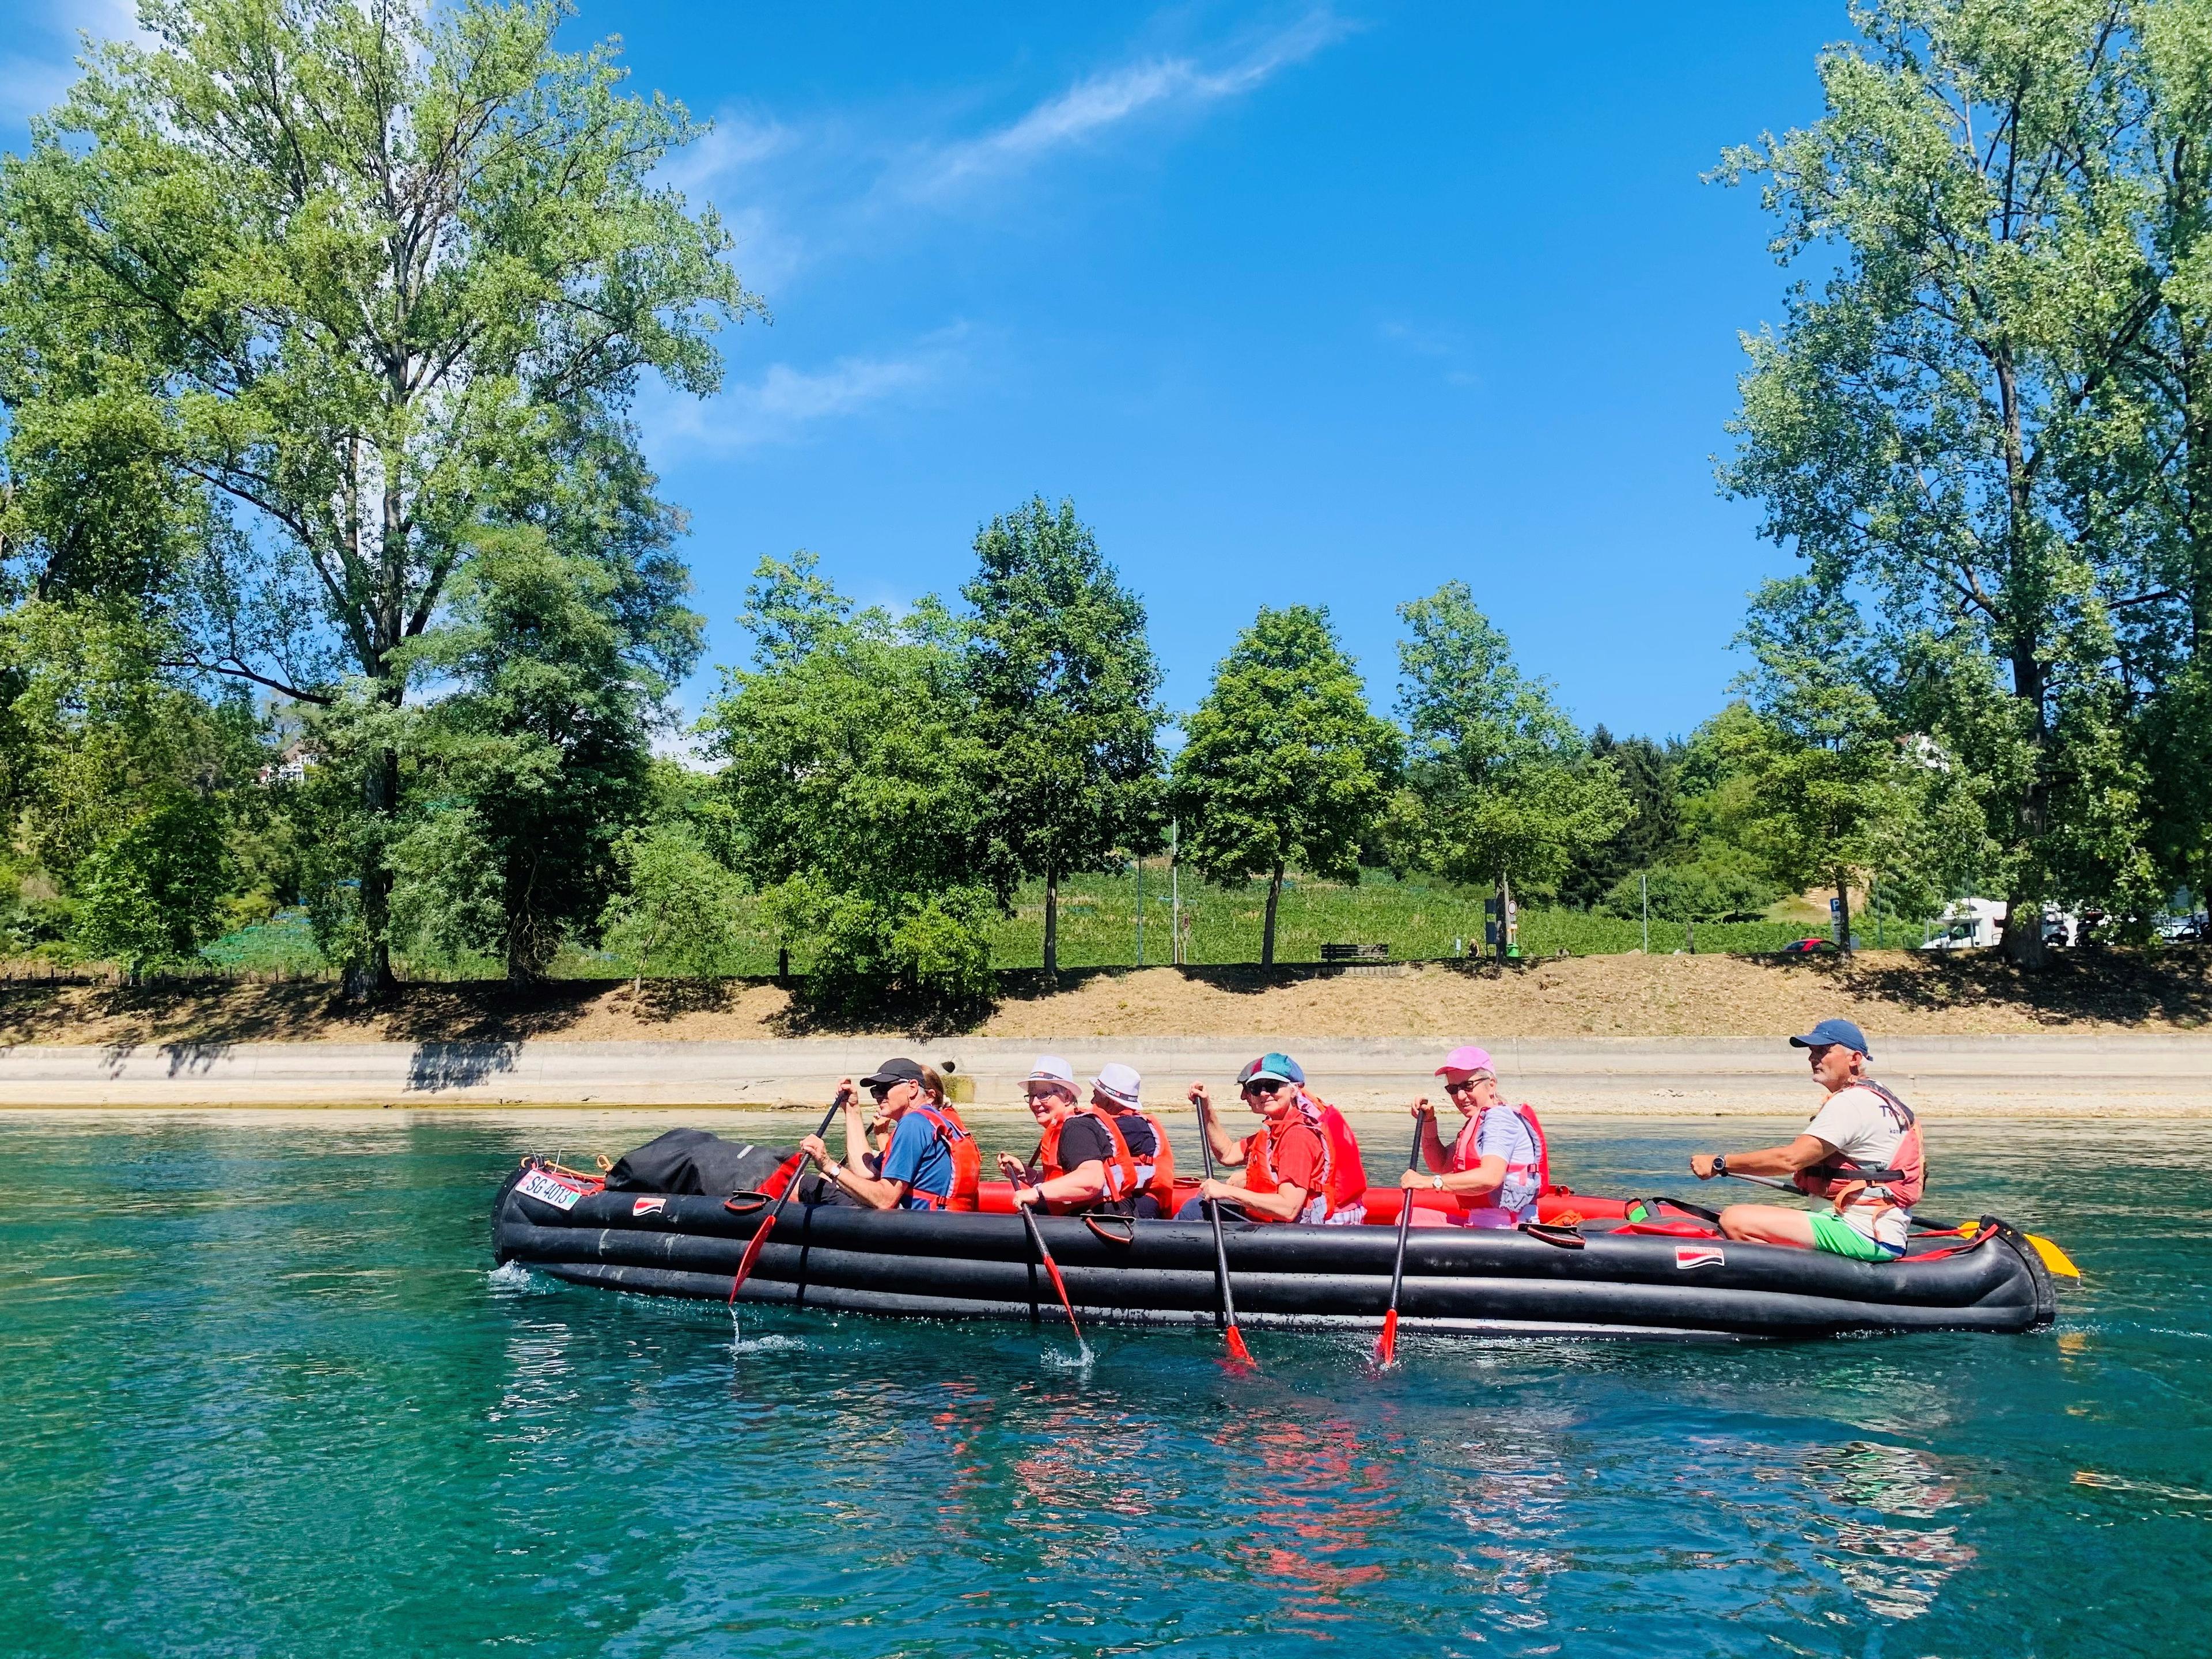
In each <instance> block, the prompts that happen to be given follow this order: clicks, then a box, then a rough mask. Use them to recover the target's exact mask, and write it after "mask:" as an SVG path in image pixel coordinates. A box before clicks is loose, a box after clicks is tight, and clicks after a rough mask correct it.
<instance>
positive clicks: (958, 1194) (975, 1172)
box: [908, 1106, 983, 1210]
mask: <svg viewBox="0 0 2212 1659" xmlns="http://www.w3.org/2000/svg"><path fill="white" fill-rule="evenodd" d="M909 1110H912V1111H916V1112H920V1113H921V1115H923V1116H924V1117H926V1118H927V1119H928V1120H929V1123H930V1127H932V1128H933V1129H935V1130H936V1131H937V1138H938V1139H939V1140H941V1141H942V1142H944V1143H945V1151H946V1152H949V1153H950V1154H951V1158H952V1189H951V1191H950V1192H943V1193H933V1192H931V1191H929V1190H928V1189H927V1188H921V1187H910V1188H908V1191H910V1192H911V1193H913V1194H914V1195H915V1197H916V1198H919V1199H924V1200H927V1207H928V1208H930V1209H933V1210H973V1209H975V1208H976V1207H977V1205H978V1200H979V1198H980V1195H981V1191H982V1186H983V1154H982V1152H981V1150H979V1149H978V1148H977V1146H976V1145H975V1136H973V1135H971V1134H969V1133H968V1130H967V1128H966V1127H965V1126H964V1125H963V1124H962V1122H961V1121H960V1115H959V1113H957V1112H956V1111H954V1110H953V1109H951V1107H950V1106H946V1107H943V1108H939V1107H935V1106H915V1107H911V1108H909Z"/></svg>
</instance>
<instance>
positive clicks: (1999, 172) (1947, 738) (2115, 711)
mask: <svg viewBox="0 0 2212 1659" xmlns="http://www.w3.org/2000/svg"><path fill="white" fill-rule="evenodd" d="M2138 10H2139V9H2138V8H2135V7H2131V6H2130V5H2127V4H2125V3H2120V0H1879V3H1873V4H1869V5H1867V6H1865V7H1863V8H1862V9H1860V10H1858V11H1857V13H1856V14H1855V17H1856V19H1857V22H1858V23H1859V25H1860V27H1861V30H1862V37H1863V38H1862V39H1861V40H1857V41H1854V42H1850V43H1847V44H1844V45H1842V46H1835V47H1832V48H1831V49H1829V50H1828V51H1827V52H1826V53H1825V54H1824V55H1823V56H1822V58H1821V60H1820V76H1821V82H1822V86H1823V88H1824V90H1825V92H1826V103H1827V109H1826V114H1825V116H1824V117H1823V118H1821V119H1820V121H1819V122H1817V123H1816V124H1815V125H1813V126H1812V127H1810V128H1808V129H1806V130H1804V131H1798V132H1793V133H1790V134H1789V135H1788V136H1787V137H1783V138H1781V139H1774V138H1771V137H1770V138H1767V139H1765V140H1763V141H1762V142H1761V143H1759V144H1758V145H1756V146H1753V147H1750V148H1747V149H1739V150H1735V151H1732V152H1731V153H1730V154H1729V157H1728V160H1727V162H1726V164H1725V166H1724V167H1723V176H1725V177H1727V178H1729V179H1744V178H1749V177H1754V176H1756V177H1760V178H1763V179H1765V200H1766V203H1767V204H1768V206H1769V207H1770V209H1771V210H1772V211H1773V212H1775V213H1776V214H1777V215H1778V216H1779V217H1780V219H1781V221H1782V229H1781V231H1780V233H1779V234H1778V236H1777V238H1776V240H1775V242H1774V244H1773V246H1774V248H1775V252H1777V254H1778V256H1779V257H1781V258H1784V259H1790V258H1796V257H1798V256H1800V255H1802V254H1804V253H1806V252H1808V251H1811V250H1814V249H1815V248H1818V249H1819V250H1820V258H1821V260H1822V261H1823V262H1824V263H1826V262H1830V261H1832V262H1833V263H1834V264H1835V267H1836V269H1835V271H1834V274H1833V276H1832V277H1830V278H1829V280H1828V281H1827V283H1826V286H1825V288H1824V289H1823V290H1822V292H1821V293H1820V295H1819V296H1818V297H1814V295H1811V294H1809V293H1808V292H1807V291H1806V290H1804V289H1799V290H1797V291H1796V293H1795V295H1793V297H1792V299H1791V301H1790V311H1789V316H1788V319H1787V321H1786V322H1785V324H1784V326H1783V327H1782V328H1781V329H1780V330H1779V331H1778V332H1775V333H1771V334H1765V335H1761V336H1759V337H1756V338H1751V339H1747V342H1746V346H1747V350H1748V351H1749V353H1750V356H1751V368H1750V369H1749V372H1748V373H1747V374H1746V376H1745V378H1744V380H1743V382H1742V392H1743V407H1742V412H1741V416H1739V417H1738V419H1737V421H1736V422H1735V426H1734V429H1735V431H1736V432H1737V434H1738V435H1739V436H1740V438H1741V447H1740V448H1739V451H1738V453H1737V456H1736V458H1735V462H1734V464H1733V465H1731V466H1729V468H1727V469H1726V470H1725V471H1724V472H1723V482H1724V483H1725V485H1726V487H1727V488H1728V489H1730V490H1732V491H1733V492H1735V493H1736V494H1739V495H1747V496H1751V497H1755V498H1757V499H1759V500H1760V501H1763V502H1764V503H1765V526H1764V528H1765V532H1766V533H1767V534H1768V535H1770V536H1771V537H1773V538H1776V539H1777V540H1779V541H1785V542H1794V543H1795V544H1796V547H1797V549H1798V550H1799V551H1800V552H1801V553H1802V554H1803V555H1804V556H1806V558H1807V559H1808V561H1809V562H1810V565H1811V568H1812V571H1813V573H1814V576H1815V578H1816V579H1817V580H1819V582H1820V585H1821V586H1822V587H1823V588H1824V589H1826V590H1828V591H1832V592H1840V591H1844V590H1846V589H1848V588H1849V587H1850V586H1852V585H1853V584H1856V583H1865V584H1868V585H1870V586H1872V587H1873V588H1874V589H1875V591H1876V592H1879V593H1880V595H1881V599H1882V610H1883V614H1884V615H1885V617H1886V618H1887V623H1888V626H1889V629H1890V633H1891V639H1890V641H1889V645H1890V648H1891V652H1892V654H1893V659H1895V660H1897V661H1899V662H1905V661H1911V662H1912V663H1913V664H1914V665H1915V666H1916V670H1917V673H1918V675H1919V678H1920V684H1921V690H1922V692H1923V698H1922V707H1923V710H1924V711H1925V714H1924V726H1923V729H1925V730H1927V731H1929V732H1930V734H1931V735H1933V736H1936V737H1937V738H1941V739H1942V742H1943V744H1944V746H1945V747H1946V749H1947V750H1948V751H1949V752H1950V753H1952V754H1953V755H1954V756H1955V757H1957V758H1958V761H1959V763H1960V764H1961V765H1967V766H1972V767H1973V768H1974V769H1976V770H1977V772H1978V774H1979V775H1981V776H1983V777H1984V778H1985V779H1987V780H1989V781H1990V782H1991V783H1992V784H1993V785H1994V786H1995V787H1992V788H1991V789H1990V791H1989V792H1988V794H1987V797H1986V799H1987V802H1988V805H1989V807H1990V834H1991V836H1992V838H1993V839H1994V841H1995V842H1996V845H1997V848H1999V850H2000V852H2001V854H2002V857H2001V858H2000V859H1999V860H1996V861H1995V866H1994V867H1993V869H1992V871H1991V872H1990V873H1992V874H1993V875H1995V876H1996V878H1998V879H2000V880H2001V881H2002V884H2003V885H2004V889H2005V890H2006V892H2007V894H2008V897H2009V899H2010V900H2011V902H2012V904H2013V906H2014V907H2015V908H2016V909H2017V910H2018V911H2019V912H2020V914H2021V915H2023V916H2025V917H2030V918H2039V915H2040V911H2041V906H2042V902H2043V901H2044V900H2045V898H2046V897H2050V896H2092V897H2100V898H2106V899H2108V900H2109V899H2114V898H2117V899H2118V900H2120V901H2122V902H2136V901H2139V900H2140V899H2141V897H2142V889H2143V887H2144V885H2145V883H2146V881H2147V878H2148V877H2147V866H2146V861H2145V859H2144V857H2143V854H2142V830H2143V824H2142V807H2141V799H2140V798H2141V793H2142V779H2141V777H2140V775H2139V773H2138V771H2137V769H2136V768H2135V767H2133V766H2132V765H2131V763H2130V757H2129V752H2128V745H2127V743H2126V741H2125V733H2124V729H2123V726H2122V724H2121V722H2122V720H2123V719H2124V702H2123V700H2122V698H2121V696H2119V687H2118V684H2117V682H2116V680H2115V678H2114V677H2113V675H2112V671H2111V666H2112V658H2113V653H2114V650H2115V645H2116V641H2115V637H2114V632H2113V617H2115V615H2116V614H2118V613H2120V612H2124V611H2126V610H2128V609H2130V608H2132V607H2135V606H2136V605H2141V604H2142V603H2144V602H2146V600H2147V599H2148V594H2147V593H2146V592H2145V591H2144V590H2143V589H2142V587H2140V586H2138V583H2139V580H2140V572H2139V570H2138V569H2137V568H2136V561H2135V560H2133V559H2132V558H2131V557H2129V556H2124V554H2123V552H2122V551H2121V550H2120V549H2119V548H2118V546H2117V545H2116V542H2115V538H2114V536H2113V534H2112V530H2113V515H2112V512H2111V511H2110V510H2109V507H2110V504H2109V502H2108V501H2106V500H2105V499H2104V498H2103V497H2102V496H2100V495H2099V494H2098V493H2096V492H2093V491H2091V492H2085V491H2084V490H2083V489H2081V487H2080V479H2081V474H2082V469H2083V464H2084V462H2085V459H2087V458H2092V457H2094V456H2096V455H2097V454H2099V453H2102V452H2104V451H2106V449H2108V448H2109V447H2110V445H2111V444H2112V441H2113V437H2114V434H2113V431H2112V428H2111V427H2110V426H2109V425H2108V424H2106V423H2104V422H2101V421H2100V410H2101V408H2102V404H2101V399H2102V398H2104V395H2105V394H2106V392H2108V391H2109V390H2111V389H2112V388H2113V387H2114V386H2117V385H2118V384H2119V382H2120V381H2121V380H2123V379H2124V377H2125V376H2126V374H2128V373H2129V372H2130V365H2131V363H2132V362H2134V361H2135V358H2136V355H2137V354H2138V353H2139V352H2140V350H2141V349H2142V344H2143V342H2144V339H2145V337H2146V331H2148V330H2149V329H2150V328H2151V327H2152V325H2153V324H2154V320H2155V319H2156V318H2157V316H2158V314H2159V310H2160V295H2159V292H2158V289H2157V285H2156V284H2155V283H2149V282H2147V281H2146V280H2145V267H2144V261H2143V258H2142V248H2141V245H2140V239H2139V237H2138V235H2137V234H2136V232H2137V228H2138V226H2139V224H2140V222H2141V216H2142V204H2143V200H2144V192H2143V181H2142V178H2141V176H2140V173H2138V172H2137V171H2136V169H2134V168H2133V167H2130V165H2129V164H2128V159H2127V158H2128V153H2129V151H2130V146H2131V145H2132V143H2133V142H2134V138H2133V135H2134V133H2135V131H2136V126H2137V125H2138V123H2139V120H2140V118H2141V116H2142V103H2141V98H2140V90H2141V88H2140V82H2139V81H2137V80H2136V79H2135V78H2133V77H2132V72H2131V59H2130V46H2131V41H2132V40H2133V36H2132V34H2131V33H2130V29H2129V27H2128V23H2129V21H2130V16H2131V15H2134V14H2135V13H2136V11H2138ZM1992 687H1995V688H1996V690H1998V691H1999V692H2000V693H2001V696H2000V697H1999V698H1998V700H1997V701H1996V702H1994V703H1993V702H1992V701H1991V699H1990V697H1989V696H1987V695H1985V694H1986V693H1987V691H1988V690H1990V688H1992ZM2005 943H2006V949H2007V951H2008V954H2009V955H2010V956H2011V957H2013V958H2014V959H2015V961H2017V962H2019V963H2022V964H2024V965H2032V964H2034V963H2039V962H2040V961H2041V959H2042V957H2043V950H2044V946H2043V938H2042V928H2041V926H2040V923H2039V921H2036V922H2035V923H2034V925H2030V926H2023V927H2011V928H2008V930H2007V932H2006V936H2005Z"/></svg>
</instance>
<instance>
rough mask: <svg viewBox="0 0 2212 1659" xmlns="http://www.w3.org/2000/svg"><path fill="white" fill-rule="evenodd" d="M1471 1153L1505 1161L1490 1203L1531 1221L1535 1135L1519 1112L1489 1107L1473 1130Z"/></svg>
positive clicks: (1533, 1199)
mask: <svg viewBox="0 0 2212 1659" xmlns="http://www.w3.org/2000/svg"><path fill="white" fill-rule="evenodd" d="M1474 1155H1475V1157H1476V1158H1478V1159H1480V1158H1489V1157H1492V1156H1493V1155H1495V1156H1497V1157H1498V1158H1504V1160H1505V1163H1506V1176H1505V1179H1504V1181H1503V1182H1501V1183H1499V1186H1498V1194H1497V1196H1496V1197H1494V1198H1492V1200H1490V1201H1491V1203H1492V1204H1493V1205H1495V1206H1497V1207H1498V1208H1499V1209H1501V1210H1510V1211H1512V1212H1515V1214H1516V1216H1518V1215H1521V1214H1522V1212H1526V1214H1527V1218H1528V1219H1532V1220H1533V1219H1534V1216H1535V1209H1534V1206H1535V1203H1536V1196H1537V1193H1536V1188H1537V1181H1538V1176H1537V1171H1536V1169H1535V1164H1536V1137H1535V1136H1534V1135H1533V1134H1531V1133H1528V1124H1527V1122H1526V1121H1523V1120H1522V1116H1521V1114H1520V1113H1518V1112H1516V1111H1515V1110H1514V1109H1512V1108H1511V1107H1510V1106H1493V1107H1492V1108H1491V1109H1490V1110H1488V1111H1486V1112H1485V1113H1484V1114H1483V1115H1482V1127H1480V1128H1479V1129H1477V1130H1476V1131H1475V1132H1474ZM1516 1165H1519V1166H1522V1167H1520V1168H1517V1169H1516V1168H1515V1167H1514V1166H1516Z"/></svg>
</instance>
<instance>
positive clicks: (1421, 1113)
mask: <svg viewBox="0 0 2212 1659" xmlns="http://www.w3.org/2000/svg"><path fill="white" fill-rule="evenodd" d="M1413 1115H1414V1116H1415V1117H1434V1116H1435V1115H1437V1109H1436V1108H1435V1107H1433V1106H1431V1105H1430V1104H1429V1097H1427V1096H1426V1095H1423V1096H1422V1097H1420V1098H1419V1100H1417V1101H1415V1102H1414V1103H1413Z"/></svg>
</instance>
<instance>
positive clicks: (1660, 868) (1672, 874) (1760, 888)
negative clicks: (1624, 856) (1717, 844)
mask: <svg viewBox="0 0 2212 1659" xmlns="http://www.w3.org/2000/svg"><path fill="white" fill-rule="evenodd" d="M1776 896H1777V895H1776V891H1775V889H1774V888H1773V886H1772V885H1771V884H1769V883H1767V882H1764V881H1761V880H1760V879H1759V877H1758V876H1757V875H1756V874H1755V873H1753V872H1752V871H1750V870H1747V869H1745V868H1743V867H1742V866H1740V865H1735V864H1730V863H1724V862H1717V861H1714V862H1709V861H1706V860H1692V861H1691V862H1689V863H1686V864H1659V865H1654V866H1650V868H1648V869H1644V870H1640V871H1637V872H1634V873H1632V874H1630V875H1626V876H1623V877H1622V878H1620V880H1619V881H1617V882H1615V883H1614V884H1613V886H1612V888H1611V889H1610V890H1608V891H1607V894H1606V896H1605V908H1607V910H1609V911H1611V912H1612V913H1613V915H1617V916H1625V917H1627V918H1628V919H1630V920H1631V921H1634V920H1635V919H1637V918H1638V917H1639V916H1641V915H1643V914H1644V907H1645V906H1646V905H1647V904H1648V905H1649V906H1650V911H1651V914H1652V915H1655V916H1657V917H1659V918H1661V919H1662V921H1756V920H1758V918H1759V914H1760V913H1761V912H1762V911H1764V910H1765V908H1766V907H1767V906H1768V905H1770V904H1771V903H1773V902H1774V900H1775V898H1776Z"/></svg>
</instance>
